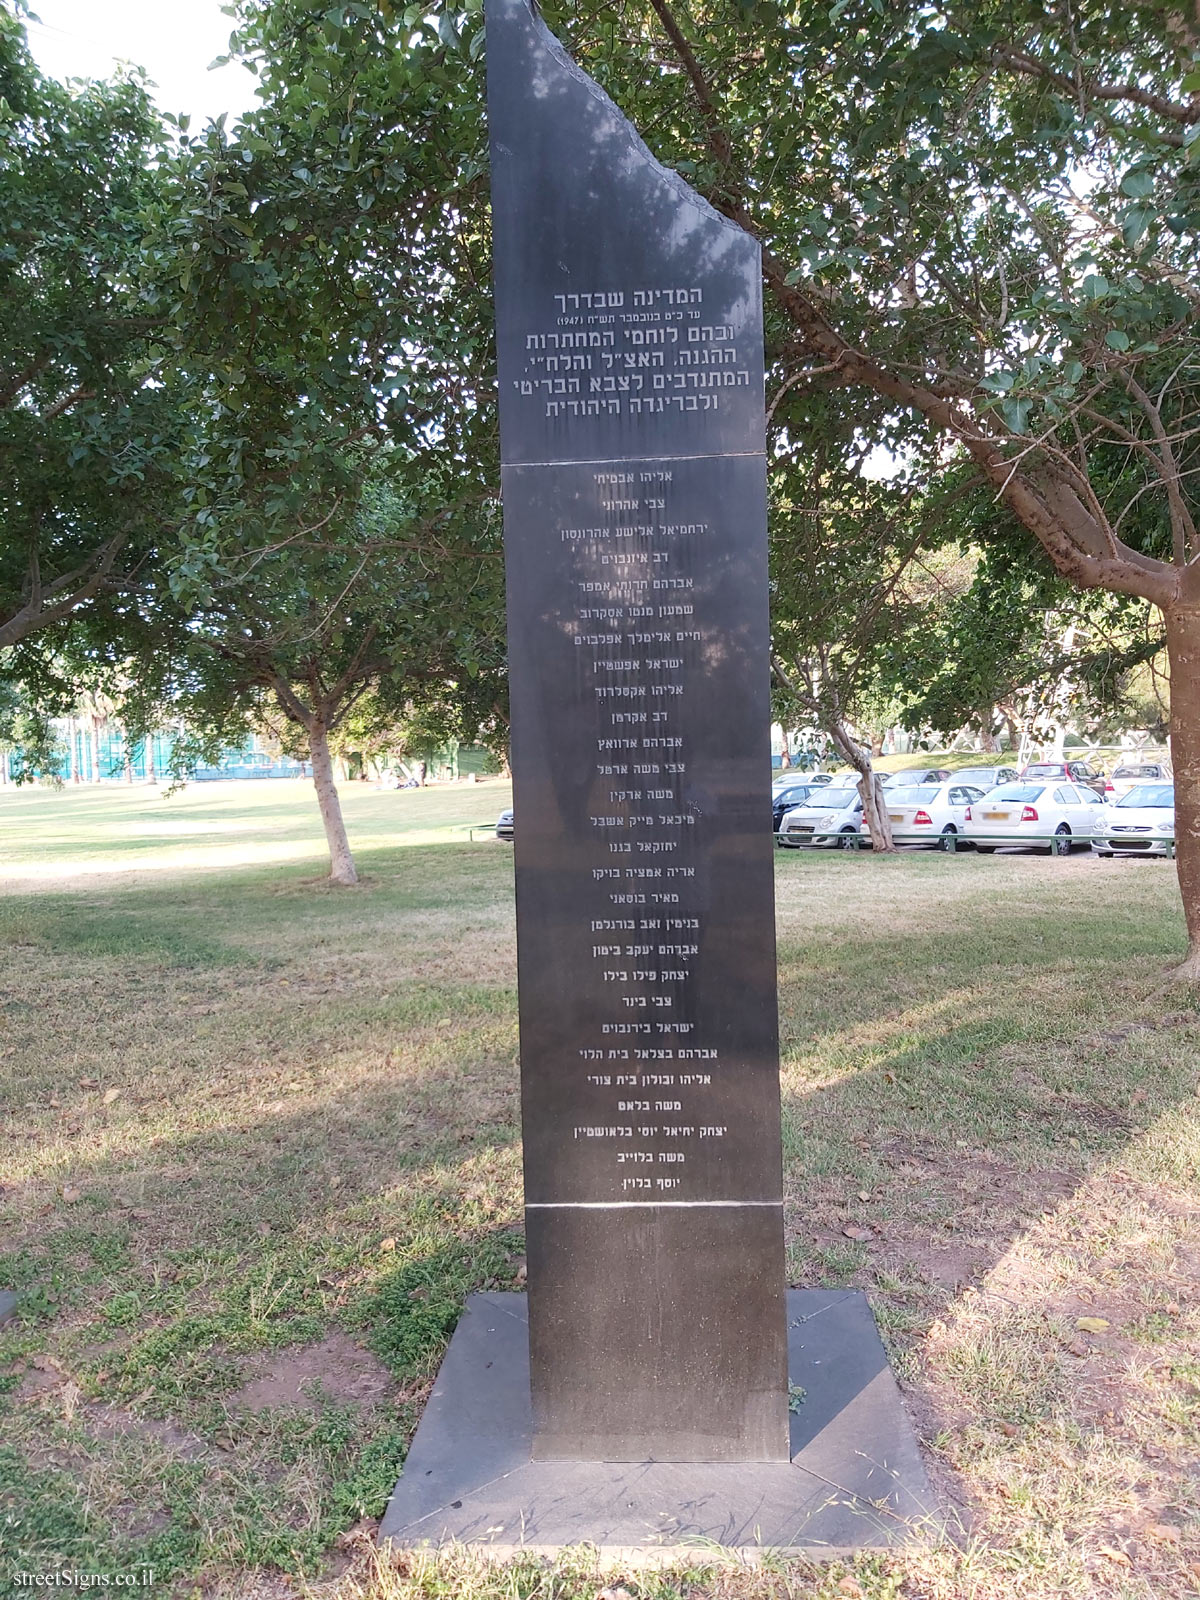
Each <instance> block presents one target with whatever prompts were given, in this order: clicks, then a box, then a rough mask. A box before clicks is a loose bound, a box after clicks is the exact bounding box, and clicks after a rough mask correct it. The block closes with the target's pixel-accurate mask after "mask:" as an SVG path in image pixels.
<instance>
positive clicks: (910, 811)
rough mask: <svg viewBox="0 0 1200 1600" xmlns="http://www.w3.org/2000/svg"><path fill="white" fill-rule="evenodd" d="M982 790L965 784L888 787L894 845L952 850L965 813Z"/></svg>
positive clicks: (978, 797)
mask: <svg viewBox="0 0 1200 1600" xmlns="http://www.w3.org/2000/svg"><path fill="white" fill-rule="evenodd" d="M984 793H985V791H984V790H983V789H977V788H975V787H973V786H972V785H971V784H967V783H957V782H950V783H928V784H921V785H920V786H919V787H917V788H914V789H900V788H889V789H888V790H887V792H886V794H885V796H884V799H885V800H886V801H887V814H888V819H889V821H890V822H891V824H892V838H893V839H894V840H895V842H896V843H897V844H930V845H936V846H937V848H938V849H939V850H953V849H954V848H955V845H956V843H957V840H958V837H959V835H961V833H962V832H963V829H964V828H965V826H966V816H967V811H968V810H969V809H970V807H971V806H972V805H974V804H975V802H976V801H977V800H982V799H983V796H984Z"/></svg>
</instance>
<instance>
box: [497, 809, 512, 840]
mask: <svg viewBox="0 0 1200 1600" xmlns="http://www.w3.org/2000/svg"><path fill="white" fill-rule="evenodd" d="M496 837H497V839H505V840H507V841H508V843H509V844H511V843H512V840H513V814H512V811H511V809H510V810H508V811H502V812H501V813H500V815H499V816H498V817H497V818H496Z"/></svg>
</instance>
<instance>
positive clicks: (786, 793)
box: [775, 785, 808, 806]
mask: <svg viewBox="0 0 1200 1600" xmlns="http://www.w3.org/2000/svg"><path fill="white" fill-rule="evenodd" d="M807 794H808V790H807V788H805V787H804V786H803V785H801V787H800V788H798V789H780V790H779V791H778V792H777V794H776V796H775V804H776V805H777V806H798V805H799V804H800V802H801V800H803V799H804V797H805V796H806V795H807Z"/></svg>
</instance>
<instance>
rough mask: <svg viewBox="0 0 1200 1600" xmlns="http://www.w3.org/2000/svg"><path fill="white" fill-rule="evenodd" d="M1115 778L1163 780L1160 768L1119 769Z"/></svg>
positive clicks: (1114, 774)
mask: <svg viewBox="0 0 1200 1600" xmlns="http://www.w3.org/2000/svg"><path fill="white" fill-rule="evenodd" d="M1113 777H1114V778H1161V777H1162V769H1161V768H1160V767H1118V768H1117V770H1116V771H1115V772H1114V773H1113Z"/></svg>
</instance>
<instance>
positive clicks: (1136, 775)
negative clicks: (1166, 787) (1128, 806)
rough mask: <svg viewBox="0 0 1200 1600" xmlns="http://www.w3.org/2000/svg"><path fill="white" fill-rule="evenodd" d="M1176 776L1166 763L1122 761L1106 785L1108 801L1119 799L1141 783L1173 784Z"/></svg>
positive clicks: (1105, 790)
mask: <svg viewBox="0 0 1200 1600" xmlns="http://www.w3.org/2000/svg"><path fill="white" fill-rule="evenodd" d="M1174 779H1175V774H1174V773H1173V772H1172V771H1171V768H1170V767H1169V766H1168V765H1167V763H1166V762H1165V761H1129V762H1125V761H1122V762H1121V764H1120V765H1119V766H1118V767H1116V768H1114V770H1113V771H1112V773H1111V774H1110V775H1109V778H1108V781H1107V782H1106V783H1105V785H1104V797H1105V799H1106V800H1113V799H1119V798H1120V797H1121V795H1123V794H1128V793H1129V791H1130V789H1134V788H1136V787H1137V786H1138V784H1141V783H1172V782H1174Z"/></svg>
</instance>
